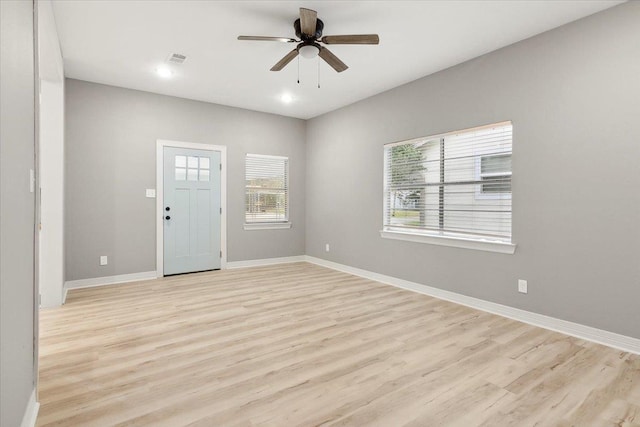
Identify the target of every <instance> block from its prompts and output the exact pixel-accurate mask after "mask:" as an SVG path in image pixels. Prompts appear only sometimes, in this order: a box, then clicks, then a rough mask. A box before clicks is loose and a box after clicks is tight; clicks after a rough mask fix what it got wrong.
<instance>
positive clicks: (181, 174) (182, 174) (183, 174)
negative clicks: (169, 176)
mask: <svg viewBox="0 0 640 427" xmlns="http://www.w3.org/2000/svg"><path fill="white" fill-rule="evenodd" d="M186 179H187V170H186V169H185V168H176V181H184V180H186Z"/></svg>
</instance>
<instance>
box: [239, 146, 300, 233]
mask: <svg viewBox="0 0 640 427" xmlns="http://www.w3.org/2000/svg"><path fill="white" fill-rule="evenodd" d="M245 176H246V180H245V222H246V223H248V224H249V223H263V224H265V223H285V222H288V221H289V159H288V158H287V157H280V156H266V155H259V154H247V157H246V165H245Z"/></svg>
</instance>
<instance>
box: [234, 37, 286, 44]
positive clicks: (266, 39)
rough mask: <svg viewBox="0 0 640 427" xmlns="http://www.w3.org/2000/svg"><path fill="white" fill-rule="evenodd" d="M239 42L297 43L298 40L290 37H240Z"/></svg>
mask: <svg viewBox="0 0 640 427" xmlns="http://www.w3.org/2000/svg"><path fill="white" fill-rule="evenodd" d="M238 40H257V41H263V42H284V43H296V42H297V41H298V40H296V39H290V38H289V37H266V36H238Z"/></svg>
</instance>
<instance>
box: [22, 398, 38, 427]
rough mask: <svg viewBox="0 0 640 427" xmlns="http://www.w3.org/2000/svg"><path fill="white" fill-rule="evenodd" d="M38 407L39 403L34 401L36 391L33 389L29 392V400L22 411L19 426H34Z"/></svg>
mask: <svg viewBox="0 0 640 427" xmlns="http://www.w3.org/2000/svg"><path fill="white" fill-rule="evenodd" d="M39 409H40V403H38V401H36V391H35V389H34V390H33V392H31V397H29V402H28V403H27V408H26V409H25V411H24V416H23V417H22V422H21V423H20V427H34V426H35V425H36V420H37V419H38V410H39Z"/></svg>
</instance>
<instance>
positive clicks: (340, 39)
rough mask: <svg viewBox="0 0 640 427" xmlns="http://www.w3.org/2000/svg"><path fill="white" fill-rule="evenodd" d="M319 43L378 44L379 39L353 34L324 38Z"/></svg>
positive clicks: (368, 35) (367, 35)
mask: <svg viewBox="0 0 640 427" xmlns="http://www.w3.org/2000/svg"><path fill="white" fill-rule="evenodd" d="M321 41H322V43H324V44H378V43H380V37H378V35H377V34H353V35H349V36H324V37H323V38H322V39H321Z"/></svg>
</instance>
